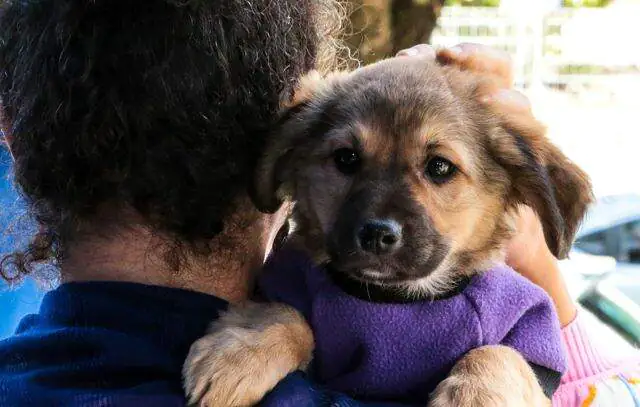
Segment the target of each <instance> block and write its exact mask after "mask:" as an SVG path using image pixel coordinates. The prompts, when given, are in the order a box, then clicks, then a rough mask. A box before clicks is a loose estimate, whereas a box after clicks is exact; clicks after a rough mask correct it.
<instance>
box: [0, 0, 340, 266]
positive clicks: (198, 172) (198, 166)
mask: <svg viewBox="0 0 640 407" xmlns="http://www.w3.org/2000/svg"><path fill="white" fill-rule="evenodd" d="M1 7H2V10H1V11H0V13H1V14H0V70H1V75H0V100H1V101H2V119H3V120H2V122H3V130H4V131H5V132H6V133H7V134H8V135H9V136H10V139H11V140H12V141H11V149H12V153H13V155H14V157H15V159H16V161H15V167H14V173H15V179H16V182H17V184H18V186H19V187H20V189H21V190H22V192H23V195H24V197H25V198H26V199H27V202H28V203H29V205H30V208H31V212H32V214H33V215H34V216H35V218H36V219H37V221H38V222H39V224H40V225H41V226H42V228H41V232H40V233H39V234H38V235H37V236H36V237H35V239H34V241H33V243H32V245H31V246H30V247H29V248H28V249H27V250H26V251H23V252H17V253H14V254H13V255H11V256H7V257H5V259H4V261H3V266H2V267H1V268H0V275H4V276H5V277H7V274H9V273H13V274H14V275H15V273H17V274H19V275H20V274H26V273H29V272H30V271H31V269H32V267H33V265H34V264H36V263H38V262H40V261H48V260H50V259H53V258H55V257H57V256H58V257H59V256H63V255H64V251H65V246H66V245H67V243H69V242H70V241H72V240H73V239H74V238H75V237H76V236H77V235H78V233H79V231H80V230H81V229H83V228H86V225H88V224H89V225H90V224H92V223H94V222H99V221H100V222H101V221H103V220H105V219H108V218H109V214H111V215H113V217H117V215H114V214H116V213H118V212H119V211H120V210H121V209H122V208H127V210H133V211H134V212H135V213H136V216H140V217H141V218H142V219H143V220H144V222H145V224H147V225H150V226H151V228H152V229H153V230H157V231H159V232H161V233H163V234H166V235H168V236H170V237H171V239H175V241H176V242H179V243H180V245H181V246H184V247H185V248H196V247H202V246H205V247H206V244H204V245H203V243H206V242H207V241H208V240H209V239H211V238H213V237H214V236H216V235H217V234H219V233H220V232H221V230H222V228H223V220H224V219H225V218H226V217H227V216H230V215H232V214H233V213H232V212H233V211H234V205H235V202H236V201H237V199H238V197H240V196H243V195H244V194H245V189H246V186H247V184H248V181H249V180H250V179H251V178H252V167H253V164H254V162H255V160H256V158H257V157H258V155H259V154H260V152H261V150H262V147H263V143H264V134H265V131H264V129H265V128H266V126H267V125H268V124H269V122H270V121H271V120H272V119H273V117H274V116H275V114H276V112H277V110H278V108H279V104H280V103H281V102H282V101H283V98H287V97H289V96H290V95H291V92H292V89H293V87H294V86H295V83H296V81H297V79H298V78H299V77H300V76H301V75H302V74H303V73H304V72H305V71H308V70H310V69H312V68H313V67H314V66H316V65H317V64H319V63H321V62H325V61H329V63H328V64H329V65H330V63H331V62H330V61H332V57H333V56H334V55H332V41H331V40H330V38H331V35H332V32H331V31H332V27H333V26H334V25H335V23H336V22H337V21H339V20H340V18H339V16H337V15H336V13H337V10H338V8H337V7H336V4H334V1H332V0H281V1H273V0H252V1H246V0H218V1H213V0H135V1H132V0H95V1H88V0H29V1H20V0H13V1H12V0H9V1H6V2H3V4H2V6H1Z"/></svg>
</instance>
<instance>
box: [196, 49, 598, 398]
mask: <svg viewBox="0 0 640 407" xmlns="http://www.w3.org/2000/svg"><path fill="white" fill-rule="evenodd" d="M491 86H494V84H492V83H491V81H490V80H484V79H480V78H479V77H477V76H475V75H473V74H470V73H466V72H462V71H460V70H459V69H457V68H453V67H442V66H440V65H437V64H436V63H434V62H432V61H429V60H427V59H420V58H411V59H391V60H387V61H383V62H380V63H377V64H374V65H370V66H368V67H365V68H361V69H359V70H356V71H354V72H351V73H336V74H333V75H330V76H328V77H326V78H321V77H320V76H319V75H317V74H311V75H309V76H307V77H306V78H304V79H303V80H302V81H301V84H300V90H299V92H298V93H297V95H296V97H295V100H294V101H293V103H292V105H291V106H290V107H289V108H288V109H287V110H286V111H285V112H284V114H283V116H282V118H281V121H280V123H279V126H278V129H277V132H276V133H275V134H274V136H273V138H272V141H271V144H270V146H269V148H268V149H267V152H266V154H265V156H264V159H263V161H262V162H261V164H260V166H259V171H258V180H257V182H256V189H255V193H254V195H255V199H256V202H257V203H258V205H259V207H260V208H261V209H262V210H264V211H266V212H274V211H276V210H278V208H280V206H281V204H282V203H283V202H285V201H292V202H294V203H295V205H294V207H293V211H292V221H293V231H292V233H291V236H290V239H289V244H293V245H297V246H299V247H300V248H303V249H305V250H306V251H307V252H308V253H309V254H310V255H311V256H312V257H313V259H314V260H315V261H316V262H317V264H324V263H326V262H329V261H330V263H331V265H332V269H334V270H337V271H338V273H339V274H340V275H343V276H346V277H347V279H348V280H352V281H359V282H363V283H366V285H367V286H368V287H369V288H370V289H371V288H374V289H375V290H377V291H379V292H383V293H387V294H389V295H392V296H396V297H403V298H405V299H424V298H431V297H435V296H438V295H441V294H443V293H446V292H447V291H448V290H450V289H451V288H452V287H453V286H454V285H455V284H456V282H457V281H459V280H460V279H464V278H465V277H468V276H470V275H471V274H474V273H479V272H482V271H483V270H486V269H487V268H489V267H490V265H492V264H494V263H495V262H499V261H503V260H504V259H503V257H504V244H505V243H506V241H507V240H508V239H509V238H510V236H511V234H512V232H513V231H512V216H513V214H514V212H515V210H516V209H517V207H518V206H519V205H529V206H531V207H532V208H533V209H534V210H535V211H536V212H537V213H538V215H539V216H540V218H541V221H542V223H543V226H544V231H545V237H546V240H547V244H548V245H549V247H550V248H551V250H552V252H553V253H554V254H555V255H556V256H558V257H564V256H566V254H567V252H568V250H569V248H570V245H571V243H572V240H573V237H574V233H575V231H576V228H577V226H578V224H579V222H580V221H581V219H582V217H583V215H584V213H585V211H586V208H587V205H588V204H589V203H590V201H591V187H590V183H589V181H588V178H587V177H586V175H585V174H584V173H583V172H582V171H581V170H580V169H579V168H578V167H576V166H575V165H574V164H573V163H571V162H570V161H569V160H568V159H567V158H566V157H565V156H564V155H563V154H562V153H561V151H560V150H559V149H558V148H556V147H555V146H553V145H552V144H551V143H550V142H549V141H548V140H547V139H546V138H545V131H544V128H543V127H542V126H541V125H540V124H539V123H537V122H535V121H534V120H532V119H531V118H530V117H528V116H522V117H515V116H514V117H497V116H495V115H493V114H492V113H491V112H489V111H488V110H487V109H486V108H485V107H483V106H482V105H481V104H479V103H478V102H477V100H478V97H479V95H481V94H483V93H484V91H485V90H486V87H491ZM312 350H313V338H312V333H311V331H310V330H309V328H308V327H307V326H306V324H305V322H304V320H303V318H301V317H300V316H299V315H297V313H295V312H294V311H292V310H291V309H289V308H287V307H283V306H282V305H273V304H272V305H259V306H258V305H255V304H252V305H249V306H247V307H240V308H236V309H234V310H232V311H231V312H230V313H229V315H227V316H225V317H223V318H221V319H220V320H219V321H218V322H217V323H216V325H214V326H213V327H212V330H211V334H210V335H208V336H206V337H205V338H203V339H201V340H200V341H198V342H197V343H196V344H195V345H194V346H193V348H192V351H191V353H190V355H189V358H188V360H187V363H186V364H185V370H184V372H185V380H186V382H185V383H186V389H187V393H188V395H189V396H190V400H191V401H192V402H197V401H199V402H201V403H202V404H203V405H208V406H249V405H253V404H255V403H257V402H258V401H259V400H260V399H261V397H262V396H263V395H264V393H266V392H267V391H268V390H270V389H271V388H272V387H273V386H275V384H276V383H277V382H278V381H279V380H280V379H282V378H283V377H284V376H285V375H286V374H287V373H289V372H291V371H294V370H296V369H298V368H300V367H304V366H305V365H306V364H307V363H308V362H309V360H310V358H311V352H312ZM548 404H549V400H548V399H547V398H546V397H545V396H544V394H543V392H542V390H541V388H540V386H539V385H538V382H537V380H536V377H535V375H534V374H533V372H532V370H531V369H530V368H529V366H528V365H527V363H526V361H525V360H524V359H523V358H522V357H521V356H520V355H519V354H518V353H517V352H515V351H513V350H511V349H509V348H505V347H502V346H488V347H484V348H479V349H476V350H474V351H472V352H470V353H469V354H468V355H467V356H465V357H464V358H463V359H461V360H460V361H459V362H458V364H457V365H456V366H455V367H454V369H453V370H452V372H451V375H450V376H449V378H447V379H446V380H445V381H443V382H442V383H441V384H440V385H439V386H438V388H437V390H436V392H435V394H434V395H433V397H432V400H431V405H433V406H525V405H527V406H529V405H535V406H539V405H548Z"/></svg>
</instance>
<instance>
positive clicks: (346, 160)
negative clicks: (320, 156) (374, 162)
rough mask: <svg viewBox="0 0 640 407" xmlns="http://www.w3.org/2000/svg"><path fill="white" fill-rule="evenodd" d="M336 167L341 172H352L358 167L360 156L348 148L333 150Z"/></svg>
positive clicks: (347, 173)
mask: <svg viewBox="0 0 640 407" xmlns="http://www.w3.org/2000/svg"><path fill="white" fill-rule="evenodd" d="M333 161H334V162H335V164H336V168H337V169H338V171H340V172H341V173H343V174H346V175H351V174H354V173H355V172H356V171H358V169H359V168H360V156H359V155H358V153H357V152H356V151H355V150H352V149H350V148H339V149H337V150H336V151H334V152H333Z"/></svg>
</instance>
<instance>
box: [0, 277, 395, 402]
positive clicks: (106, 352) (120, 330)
mask: <svg viewBox="0 0 640 407" xmlns="http://www.w3.org/2000/svg"><path fill="white" fill-rule="evenodd" d="M226 306H227V303H226V302H225V301H223V300H221V299H219V298H216V297H213V296H209V295H205V294H201V293H196V292H192V291H186V290H180V289H172V288H166V287H156V286H147V285H141V284H132V283H110V282H92V283H68V284H63V285H62V286H60V287H58V288H57V289H55V290H53V291H51V292H49V293H47V294H46V296H45V297H44V300H43V302H42V306H41V308H40V312H39V313H38V314H33V315H29V316H27V317H25V318H24V319H23V320H22V321H21V323H20V325H19V327H18V330H17V332H16V334H15V335H14V336H13V337H10V338H8V339H5V340H3V341H0V406H15V407H19V406H101V407H105V406H144V405H149V406H155V407H165V406H167V407H168V406H184V405H185V399H184V396H183V390H182V385H181V384H182V378H181V370H182V364H183V363H184V360H185V358H186V355H187V352H188V350H189V347H190V346H191V344H192V343H193V342H194V341H196V340H197V339H198V338H200V337H201V336H202V335H204V334H205V331H206V328H207V326H208V325H209V323H210V322H211V321H212V320H213V319H214V318H216V317H217V316H218V315H219V313H220V312H221V311H223V310H225V308H226ZM375 405H376V404H366V403H361V402H355V401H353V400H351V399H349V398H347V397H345V396H343V395H340V394H336V393H332V392H329V391H325V390H323V389H321V388H320V387H318V386H316V385H314V384H312V383H311V382H310V381H308V380H307V379H306V377H305V376H304V375H303V374H302V373H295V374H292V375H290V376H289V377H288V378H287V379H285V380H284V381H283V382H282V383H281V384H280V385H279V386H278V387H277V388H276V389H275V390H274V392H272V393H271V394H269V395H268V396H267V397H266V398H265V400H264V401H263V403H262V406H264V407H276V406H277V407H289V406H290V407H294V406H295V407H304V406H310V407H312V406H343V407H348V406H354V407H355V406H369V407H372V406H375ZM377 405H378V406H381V404H377ZM385 406H390V404H385Z"/></svg>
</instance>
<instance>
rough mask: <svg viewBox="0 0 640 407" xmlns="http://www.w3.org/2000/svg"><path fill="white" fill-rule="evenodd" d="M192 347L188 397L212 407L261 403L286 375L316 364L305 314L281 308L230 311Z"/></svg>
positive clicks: (186, 371) (186, 370)
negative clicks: (313, 359) (309, 364)
mask: <svg viewBox="0 0 640 407" xmlns="http://www.w3.org/2000/svg"><path fill="white" fill-rule="evenodd" d="M209 332H210V333H209V334H208V335H206V336H205V337H203V338H201V339H199V340H198V341H197V342H195V343H194V344H193V345H192V346H191V350H190V351H189V355H188V356H187V360H186V362H185V365H184V367H183V375H184V384H185V390H186V393H187V398H188V400H189V403H191V404H199V405H200V406H208V407H245V406H247V407H248V406H252V405H255V404H257V403H258V402H259V401H260V400H261V399H262V397H263V396H264V395H265V394H266V393H267V392H269V391H270V390H271V389H273V388H274V387H275V385H276V384H277V383H278V382H279V381H280V380H282V379H283V378H284V377H285V376H286V375H287V374H289V373H291V372H293V371H295V370H298V369H304V368H306V366H307V365H308V363H309V362H310V361H311V357H312V352H313V347H314V342H313V334H312V332H311V328H310V327H309V325H308V324H307V323H306V321H305V320H304V318H303V317H302V315H300V314H299V313H298V312H297V311H295V310H294V309H292V308H290V307H287V306H285V305H280V304H255V303H249V304H246V305H244V306H241V307H233V308H230V309H229V310H228V311H227V312H226V313H225V314H224V315H222V316H221V317H220V318H219V319H218V320H217V321H215V322H214V323H213V324H212V326H211V328H210V330H209Z"/></svg>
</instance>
